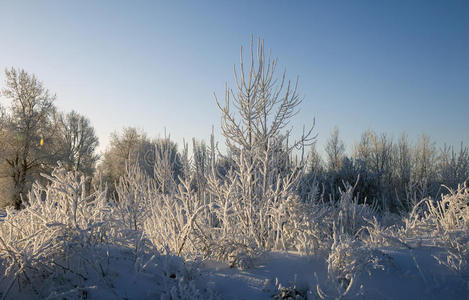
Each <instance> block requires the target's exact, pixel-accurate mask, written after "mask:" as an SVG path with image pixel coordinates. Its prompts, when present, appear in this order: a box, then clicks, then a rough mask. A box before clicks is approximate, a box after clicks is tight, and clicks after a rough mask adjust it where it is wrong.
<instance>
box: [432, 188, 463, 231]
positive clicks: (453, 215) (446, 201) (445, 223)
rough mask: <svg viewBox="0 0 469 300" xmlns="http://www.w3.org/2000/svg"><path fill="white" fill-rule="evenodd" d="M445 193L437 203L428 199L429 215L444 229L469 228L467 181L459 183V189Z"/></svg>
mask: <svg viewBox="0 0 469 300" xmlns="http://www.w3.org/2000/svg"><path fill="white" fill-rule="evenodd" d="M448 190H449V191H450V193H449V194H447V195H443V196H442V199H441V201H439V202H436V203H435V204H433V203H431V201H426V202H425V203H426V205H427V207H428V211H429V217H431V218H432V219H434V220H435V221H436V225H437V226H438V228H439V229H441V230H444V231H454V230H468V229H469V187H468V186H467V182H466V183H464V184H462V185H459V186H458V189H457V190H452V189H450V188H448Z"/></svg>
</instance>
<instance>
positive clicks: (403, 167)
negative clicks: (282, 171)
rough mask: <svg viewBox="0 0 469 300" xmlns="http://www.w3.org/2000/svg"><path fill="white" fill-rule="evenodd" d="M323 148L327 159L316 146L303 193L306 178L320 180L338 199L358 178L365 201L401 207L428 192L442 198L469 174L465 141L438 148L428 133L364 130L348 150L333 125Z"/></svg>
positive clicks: (325, 191) (326, 191)
mask: <svg viewBox="0 0 469 300" xmlns="http://www.w3.org/2000/svg"><path fill="white" fill-rule="evenodd" d="M325 152H326V158H325V159H323V158H322V157H321V156H320V155H319V154H318V151H317V149H316V147H315V146H314V145H313V147H312V150H311V157H310V164H309V168H308V172H307V174H306V175H305V180H304V181H305V182H306V184H305V185H304V187H303V191H302V192H303V195H307V192H308V184H307V183H311V182H316V183H319V192H320V193H321V194H323V195H326V197H330V198H332V199H336V197H337V191H338V189H337V187H340V186H341V185H342V184H343V182H348V183H350V184H355V183H356V185H357V187H356V189H355V192H356V194H357V196H358V197H359V199H360V200H361V201H362V202H365V201H368V203H371V202H373V201H375V202H376V203H377V204H378V205H379V206H380V207H381V208H383V209H389V210H392V211H402V210H408V209H410V208H411V207H413V205H414V204H415V201H417V200H420V199H423V198H425V197H432V198H436V199H438V198H439V197H440V196H441V193H446V192H448V191H447V189H446V188H445V187H447V188H451V189H455V188H457V186H458V184H461V183H463V182H464V181H466V180H468V179H469V150H468V148H467V146H465V145H464V144H463V143H461V144H460V145H459V147H458V148H454V146H448V145H446V144H444V145H443V146H442V147H437V146H436V145H435V144H434V143H432V142H431V140H430V137H429V136H427V135H425V134H422V135H421V136H420V137H419V138H418V140H417V141H416V142H415V143H411V142H410V141H409V140H408V137H407V135H406V134H405V133H403V134H402V135H401V136H400V137H399V138H398V139H397V140H393V139H392V138H391V137H390V136H389V135H388V134H386V133H382V134H378V133H376V132H374V131H373V130H366V131H365V132H364V133H363V134H362V136H361V139H360V141H359V142H358V143H357V144H355V146H354V148H353V151H352V153H350V154H347V153H345V147H344V143H343V142H342V141H341V139H340V137H339V131H338V129H337V128H335V129H334V130H333V132H332V134H331V136H330V138H329V139H328V141H327V144H326V146H325ZM443 185H444V186H445V187H443Z"/></svg>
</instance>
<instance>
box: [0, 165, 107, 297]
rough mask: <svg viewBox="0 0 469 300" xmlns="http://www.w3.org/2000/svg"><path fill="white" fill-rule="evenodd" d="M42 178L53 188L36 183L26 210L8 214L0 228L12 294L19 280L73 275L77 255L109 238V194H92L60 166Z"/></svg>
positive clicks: (1, 254) (0, 247)
mask: <svg viewBox="0 0 469 300" xmlns="http://www.w3.org/2000/svg"><path fill="white" fill-rule="evenodd" d="M43 176H44V177H46V178H47V179H48V180H49V181H50V183H49V184H48V185H47V186H46V187H43V186H41V185H39V184H38V183H35V184H34V185H33V188H32V190H31V192H30V193H29V197H28V200H29V202H28V203H27V205H26V207H25V209H23V210H21V211H18V212H14V211H13V210H11V209H9V210H8V211H7V217H6V218H5V219H4V221H3V222H2V223H0V259H1V262H2V271H3V275H4V276H5V277H4V278H10V279H11V280H12V281H11V283H10V284H9V285H8V287H7V289H8V290H9V289H10V288H11V287H12V285H13V283H14V282H15V279H16V278H20V277H21V278H22V279H24V280H27V281H28V282H32V279H33V278H34V277H35V276H46V277H47V276H48V275H47V274H49V275H50V274H52V273H54V270H55V269H57V268H61V269H63V270H71V269H72V267H71V264H72V263H73V261H74V258H73V254H74V253H76V252H79V251H80V249H83V248H85V247H90V246H91V245H94V244H99V243H101V242H103V241H104V240H106V239H107V235H108V233H109V228H108V227H107V226H106V223H107V221H108V216H109V212H110V209H109V207H108V206H107V201H106V199H105V191H103V190H97V191H96V192H94V193H92V194H88V193H87V189H86V180H85V178H84V177H83V176H80V175H79V174H78V173H72V172H69V173H67V172H66V170H65V169H64V168H62V167H60V166H59V167H58V168H56V169H55V170H54V171H53V172H52V175H51V176H47V175H43ZM90 259H91V258H90ZM1 284H2V285H4V282H2V283H1Z"/></svg>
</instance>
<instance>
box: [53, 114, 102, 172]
mask: <svg viewBox="0 0 469 300" xmlns="http://www.w3.org/2000/svg"><path fill="white" fill-rule="evenodd" d="M56 119H57V122H58V128H59V132H58V139H59V141H60V144H61V145H62V147H61V156H62V162H63V166H64V167H66V168H67V169H68V170H71V171H72V170H73V171H80V172H83V173H84V174H86V175H87V176H92V175H93V173H94V169H95V165H96V162H97V160H98V155H97V154H96V148H97V146H98V144H99V142H98V137H97V136H96V134H95V131H94V128H93V127H92V126H91V124H90V121H89V120H88V119H87V118H86V117H84V116H82V115H80V114H79V113H77V112H76V111H71V112H70V113H68V114H66V115H64V114H58V115H57V118H56Z"/></svg>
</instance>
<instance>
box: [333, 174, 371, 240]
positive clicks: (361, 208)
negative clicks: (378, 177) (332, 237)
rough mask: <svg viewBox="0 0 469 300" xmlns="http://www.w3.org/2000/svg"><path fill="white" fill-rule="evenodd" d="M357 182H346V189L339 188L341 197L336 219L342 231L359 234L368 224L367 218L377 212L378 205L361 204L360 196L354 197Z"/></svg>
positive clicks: (337, 205) (337, 206)
mask: <svg viewBox="0 0 469 300" xmlns="http://www.w3.org/2000/svg"><path fill="white" fill-rule="evenodd" d="M357 183H358V179H357ZM357 183H356V184H355V185H354V186H352V185H350V184H349V183H344V189H343V190H342V189H340V188H339V193H340V199H339V201H338V202H337V204H336V217H335V219H336V220H338V222H337V228H338V229H339V231H340V232H341V233H347V234H350V235H355V234H357V233H358V232H359V230H360V229H361V228H362V227H363V226H364V225H366V223H367V221H366V220H367V219H371V218H373V216H375V215H376V214H377V209H376V207H374V206H370V205H366V204H359V203H358V196H355V197H354V190H355V187H356V185H357Z"/></svg>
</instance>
